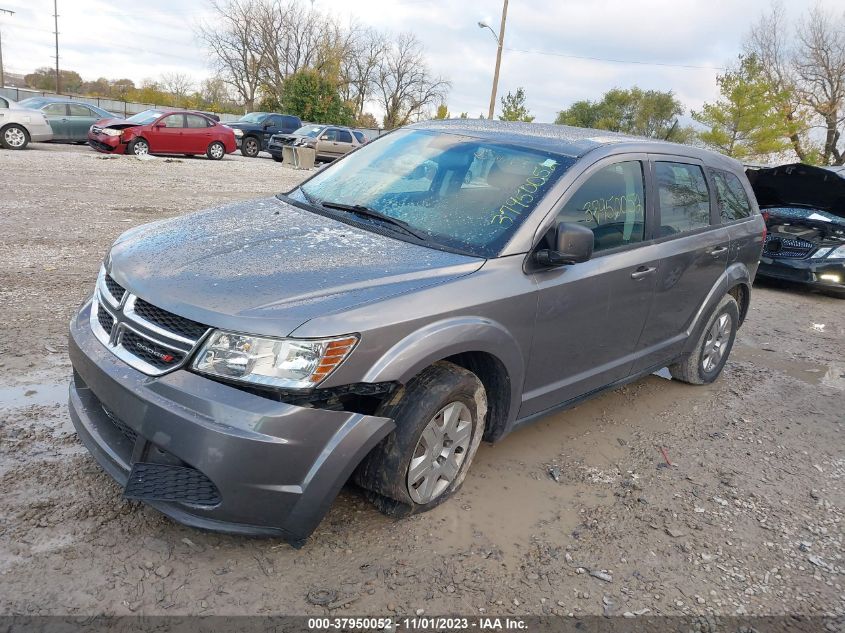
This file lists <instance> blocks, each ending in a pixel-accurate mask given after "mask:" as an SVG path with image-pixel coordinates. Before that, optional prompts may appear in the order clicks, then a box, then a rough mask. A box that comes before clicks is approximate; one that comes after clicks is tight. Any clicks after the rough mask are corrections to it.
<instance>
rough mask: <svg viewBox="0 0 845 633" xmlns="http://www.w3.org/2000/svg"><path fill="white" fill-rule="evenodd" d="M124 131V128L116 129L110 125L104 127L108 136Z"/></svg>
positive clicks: (104, 132)
mask: <svg viewBox="0 0 845 633" xmlns="http://www.w3.org/2000/svg"><path fill="white" fill-rule="evenodd" d="M122 133H123V130H115V129H113V128H110V127H107V128H103V134H105V135H106V136H120V135H121V134H122Z"/></svg>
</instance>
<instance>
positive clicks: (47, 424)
mask: <svg viewBox="0 0 845 633" xmlns="http://www.w3.org/2000/svg"><path fill="white" fill-rule="evenodd" d="M302 175H303V174H302V172H296V171H293V170H290V169H287V168H285V167H282V166H280V165H278V164H276V163H274V162H273V161H271V160H269V159H267V158H262V159H252V160H249V159H245V158H242V157H240V156H234V157H228V158H227V159H225V160H223V161H222V162H211V161H208V160H206V159H203V158H194V159H177V160H175V161H167V160H164V159H156V160H150V161H146V162H142V161H139V160H137V159H135V158H130V157H119V158H115V159H104V158H103V157H102V156H101V155H99V154H96V153H94V152H93V151H90V150H88V149H87V148H81V147H66V146H49V145H38V144H36V145H34V146H32V149H31V150H28V151H24V152H11V151H0V191H2V195H0V332H2V334H1V335H0V613H5V614H8V613H16V614H79V615H81V614H95V613H106V614H128V613H133V612H134V613H139V614H172V615H175V614H212V613H213V614H228V615H235V614H265V613H273V614H290V613H296V614H326V613H332V614H339V613H343V614H351V613H355V614H370V615H388V614H392V613H395V614H403V615H413V614H418V615H419V614H422V613H425V614H428V615H431V614H449V613H451V614H464V615H473V614H474V615H479V614H499V615H504V614H576V615H586V614H625V613H628V614H636V615H645V614H648V615H659V614H667V615H680V614H697V615H698V614H712V615H720V614H721V615H733V614H737V613H738V614H746V613H747V614H755V615H763V614H765V615H773V614H786V613H801V614H835V615H842V614H843V613H845V590H843V584H845V560H843V554H845V547H843V531H844V530H843V527H845V521H843V508H845V450H843V449H844V448H845V434H843V430H844V429H843V420H845V413H843V412H844V411H845V301H841V300H836V299H832V298H828V297H824V296H820V295H815V294H810V293H807V292H804V291H800V290H796V289H793V288H788V289H784V288H774V287H756V288H755V292H754V295H753V299H752V307H751V311H750V314H749V316H748V319H747V322H746V324H745V326H744V327H743V329H742V330H741V331H740V333H739V336H738V338H737V344H736V347H735V348H734V352H733V354H732V356H731V360H730V362H729V363H728V365H727V368H726V370H725V372H724V374H723V375H722V377H721V378H720V379H719V380H718V381H717V382H716V383H715V384H713V385H710V386H705V387H691V386H688V385H684V384H679V383H676V382H673V381H670V380H666V379H664V378H662V377H659V376H651V377H648V378H647V379H645V380H642V381H639V382H636V383H634V384H632V385H630V386H627V387H625V388H622V389H618V390H616V391H613V392H610V393H607V394H606V395H603V396H601V397H599V398H597V399H594V400H592V401H590V402H588V403H586V404H583V405H581V406H579V407H578V408H576V409H573V410H570V411H567V412H565V413H562V414H558V415H554V416H551V417H549V418H548V419H545V420H543V421H541V422H539V423H537V424H535V425H533V426H531V427H529V428H524V429H522V430H520V431H518V432H516V433H515V434H513V435H512V436H510V437H508V438H507V439H506V440H504V441H503V442H501V443H500V444H497V445H495V446H487V445H483V446H482V447H481V449H480V450H479V453H478V456H477V458H476V462H475V464H473V467H472V469H471V471H470V473H469V475H468V477H467V480H466V484H465V485H464V487H463V489H462V490H461V491H460V493H459V494H458V495H457V496H456V497H455V498H454V499H452V500H450V501H449V502H447V503H445V504H443V505H441V506H440V507H438V508H437V509H436V510H434V511H432V512H430V513H427V514H424V515H420V516H415V517H412V518H410V519H405V520H401V521H398V522H396V521H394V520H391V519H388V518H386V517H384V516H382V515H380V514H379V513H378V512H377V511H376V510H375V509H374V508H372V507H371V506H370V505H369V504H368V503H367V502H366V501H365V500H364V499H363V497H362V496H361V495H360V494H359V493H358V492H356V491H355V490H354V489H352V488H349V489H346V490H344V491H343V492H342V493H341V495H340V497H339V498H338V499H337V500H336V502H335V503H334V505H333V507H332V509H331V511H330V513H329V515H328V516H327V517H326V519H325V520H324V521H323V523H322V524H321V525H320V527H319V528H318V530H317V531H316V532H315V533H314V535H313V536H312V537H311V539H310V540H309V541H308V543H307V544H306V545H305V547H304V548H303V549H301V550H295V549H293V548H291V547H290V546H288V545H286V544H285V543H283V542H281V541H275V540H266V539H249V538H236V537H229V536H222V535H218V534H212V533H205V532H200V531H197V530H193V529H189V528H185V527H182V526H180V525H177V524H175V523H173V522H172V521H170V520H168V519H166V518H164V517H163V516H161V515H160V514H159V513H157V512H156V511H155V510H152V509H150V508H147V507H146V506H144V505H141V504H139V503H136V502H128V501H124V500H122V499H121V490H120V489H119V488H118V486H117V485H116V484H115V483H114V482H113V481H112V480H111V479H110V478H109V477H108V476H106V475H105V474H104V473H103V472H102V471H101V470H100V468H99V466H98V465H97V464H96V463H95V461H94V460H93V459H92V458H91V457H89V456H88V454H87V452H86V451H85V450H84V449H83V448H82V446H81V445H80V443H79V442H78V440H77V438H76V436H75V434H74V432H73V428H72V426H71V425H70V423H69V419H68V412H67V406H66V403H65V400H66V385H67V382H68V379H69V376H70V364H69V362H68V359H67V356H66V350H67V345H66V340H65V337H66V327H67V323H68V320H69V319H70V316H71V314H72V312H73V311H74V310H75V309H76V308H77V307H78V306H79V304H80V303H81V302H82V301H83V299H84V298H85V297H86V296H87V295H88V294H89V293H90V292H91V290H92V288H93V284H94V280H95V276H96V273H97V270H98V268H99V265H100V261H101V260H102V257H103V255H104V253H105V252H106V249H107V248H108V246H109V244H110V243H111V242H112V241H113V240H114V239H115V238H116V237H117V235H118V234H120V233H121V232H122V231H124V230H126V229H127V228H129V227H131V226H134V225H136V224H140V223H143V222H148V221H151V220H154V219H158V218H162V217H167V216H171V215H174V214H181V213H186V212H188V211H192V210H196V209H201V208H205V207H209V206H213V205H215V204H218V203H222V202H225V201H229V200H235V199H243V198H251V197H258V196H264V195H268V194H271V193H274V192H278V191H281V190H285V189H287V188H289V187H290V186H292V185H293V184H294V183H295V182H297V181H298V180H299V179H300V178H301V177H302ZM660 448H663V449H664V450H665V452H666V455H667V456H668V460H669V461H670V462H671V465H669V464H668V463H667V461H666V459H665V458H664V455H663V454H662V452H661V451H660V450H659V449H660ZM326 602H328V603H329V604H328V605H327V606H324V604H325V603H326Z"/></svg>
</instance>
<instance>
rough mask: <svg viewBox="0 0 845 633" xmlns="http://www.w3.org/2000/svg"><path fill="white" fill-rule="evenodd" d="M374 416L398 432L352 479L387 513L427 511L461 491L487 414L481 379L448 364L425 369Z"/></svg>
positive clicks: (388, 439) (383, 444)
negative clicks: (389, 420) (385, 419)
mask: <svg viewBox="0 0 845 633" xmlns="http://www.w3.org/2000/svg"><path fill="white" fill-rule="evenodd" d="M376 415H379V416H384V417H389V418H393V419H394V420H395V421H396V430H395V431H394V432H393V433H391V434H390V435H389V436H388V437H386V438H385V439H384V440H382V442H381V443H380V444H379V445H378V446H376V447H375V448H374V449H373V450H372V451H371V452H370V454H369V455H367V457H366V458H364V461H363V462H362V463H361V464H360V465H359V467H358V469H357V470H356V472H355V475H354V481H355V482H356V483H357V484H358V485H359V486H361V487H362V488H364V489H365V490H366V491H367V493H368V497H369V499H370V500H371V501H372V502H373V503H374V505H375V506H376V507H377V508H378V509H379V510H380V511H381V512H383V513H385V514H387V515H389V516H394V517H401V516H407V515H410V514H415V513H418V512H425V511H427V510H430V509H431V508H434V507H435V506H437V505H439V504H441V503H443V502H444V501H445V500H446V499H448V498H449V497H451V496H452V495H453V494H454V493H455V491H457V490H458V489H459V488H460V487H461V484H462V483H463V481H464V477H466V473H467V471H468V469H469V467H470V465H471V464H472V460H473V458H474V457H475V453H476V451H477V450H478V445H479V444H480V443H481V437H482V435H484V420H485V418H486V416H487V396H486V394H485V392H484V386H483V385H482V384H481V381H480V380H479V379H478V377H477V376H476V375H475V374H473V373H472V372H470V371H467V370H466V369H463V368H462V367H458V366H457V365H454V364H452V363H448V362H438V363H435V364H434V365H432V366H431V367H428V368H426V369H425V370H423V372H422V373H420V374H419V375H418V376H416V377H415V378H414V379H413V380H411V381H410V382H409V383H408V384H407V385H406V386H405V387H404V388H402V389H400V390H399V391H398V392H397V393H396V394H394V395H393V397H392V398H390V400H389V401H387V402H385V403H384V404H382V405H381V407H380V408H379V411H378V412H377V413H376Z"/></svg>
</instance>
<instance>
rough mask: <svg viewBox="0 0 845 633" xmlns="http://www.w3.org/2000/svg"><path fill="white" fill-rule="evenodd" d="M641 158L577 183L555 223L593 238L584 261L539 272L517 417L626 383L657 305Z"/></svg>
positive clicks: (603, 164) (621, 160) (611, 162)
mask: <svg viewBox="0 0 845 633" xmlns="http://www.w3.org/2000/svg"><path fill="white" fill-rule="evenodd" d="M648 170H649V163H648V160H647V156H646V155H644V154H631V155H625V156H614V157H611V158H607V159H605V160H603V161H599V162H598V163H597V164H596V165H594V166H592V167H591V168H590V169H589V170H587V171H586V172H585V174H584V175H582V176H581V177H580V178H579V180H578V182H576V184H575V185H573V188H574V193H573V194H571V195H569V196H568V199H567V200H565V201H564V202H563V204H562V205H561V208H560V209H559V210H558V212H557V216H556V219H555V223H557V222H571V223H576V224H580V225H582V226H585V227H588V228H590V229H591V230H592V231H593V234H594V249H595V250H594V254H593V257H592V258H591V259H590V260H589V261H587V262H584V263H581V264H575V265H573V266H563V267H561V268H555V269H552V270H542V271H538V272H535V273H534V275H533V276H534V279H535V283H536V285H537V294H538V297H537V321H536V325H535V330H534V340H533V343H532V347H531V356H530V361H529V366H528V371H527V374H526V379H525V395H524V400H523V405H522V408H521V409H520V413H519V415H520V417H525V416H527V415H531V414H534V413H539V412H540V411H544V410H546V409H548V408H550V407H554V406H555V405H557V404H560V403H562V402H566V401H568V400H572V399H573V398H577V397H579V396H583V395H585V394H587V393H590V392H592V391H595V390H596V389H600V388H601V387H604V386H606V385H608V384H610V383H613V382H615V381H617V380H621V379H624V378H626V377H627V376H628V375H629V374H630V371H631V366H632V365H633V363H634V359H635V357H636V355H637V353H638V350H639V346H640V335H641V333H642V330H643V326H644V324H645V323H646V321H647V319H648V316H649V311H650V309H651V305H652V298H653V294H654V287H655V281H656V279H657V276H658V275H657V274H658V266H659V262H658V259H657V250H656V249H655V247H654V246H653V245H651V244H650V243H649V242H648V241H647V236H648V232H647V228H646V224H647V221H646V218H647V217H648V215H649V213H648V211H649V208H650V206H651V202H650V198H651V192H650V191H649V188H648V178H647V175H648Z"/></svg>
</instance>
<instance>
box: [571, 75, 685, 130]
mask: <svg viewBox="0 0 845 633" xmlns="http://www.w3.org/2000/svg"><path fill="white" fill-rule="evenodd" d="M683 113H684V107H683V106H682V105H681V102H680V101H678V100H677V99H676V98H675V95H673V94H672V92H671V91H669V92H662V91H660V90H642V89H641V88H638V87H636V86H634V87H633V88H631V89H629V90H625V89H622V88H613V89H612V90H609V91H608V92H606V93H605V94H604V96H603V97H602V98H601V100H600V101H576V102H575V103H573V104H572V105H571V106H569V107H568V108H567V109H566V110H561V111H560V112H558V115H557V118H556V119H555V123H557V124H559V125H574V126H576V127H587V128H595V129H598V130H609V131H611V132H623V133H625V134H634V135H636V136H646V137H649V138H659V139H666V140H671V141H677V142H686V141H689V140H690V139H691V138H692V136H693V133H692V130H691V129H690V128H689V127H684V126H680V125H678V117H679V116H680V115H682V114H683Z"/></svg>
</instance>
